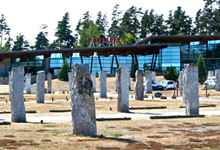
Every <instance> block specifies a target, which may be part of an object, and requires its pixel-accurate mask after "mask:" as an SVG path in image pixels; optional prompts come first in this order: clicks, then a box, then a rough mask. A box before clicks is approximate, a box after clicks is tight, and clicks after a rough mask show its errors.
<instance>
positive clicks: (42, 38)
mask: <svg viewBox="0 0 220 150" xmlns="http://www.w3.org/2000/svg"><path fill="white" fill-rule="evenodd" d="M46 28H47V25H42V27H41V29H42V31H41V32H40V33H39V34H38V35H37V37H36V42H35V46H34V48H35V49H38V50H39V49H48V47H49V40H48V39H47V32H44V31H43V30H44V29H46Z"/></svg>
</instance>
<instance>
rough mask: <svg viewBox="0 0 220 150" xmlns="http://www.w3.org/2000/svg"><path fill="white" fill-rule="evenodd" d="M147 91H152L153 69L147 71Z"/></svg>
mask: <svg viewBox="0 0 220 150" xmlns="http://www.w3.org/2000/svg"><path fill="white" fill-rule="evenodd" d="M145 93H152V76H151V71H148V70H147V71H145Z"/></svg>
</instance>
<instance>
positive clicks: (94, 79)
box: [91, 73, 96, 92]
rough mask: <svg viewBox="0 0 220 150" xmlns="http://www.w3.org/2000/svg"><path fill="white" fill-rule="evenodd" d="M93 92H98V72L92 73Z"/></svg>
mask: <svg viewBox="0 0 220 150" xmlns="http://www.w3.org/2000/svg"><path fill="white" fill-rule="evenodd" d="M91 80H92V87H93V92H96V73H91Z"/></svg>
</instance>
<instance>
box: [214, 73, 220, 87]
mask: <svg viewBox="0 0 220 150" xmlns="http://www.w3.org/2000/svg"><path fill="white" fill-rule="evenodd" d="M215 90H216V91H220V69H216V70H215Z"/></svg>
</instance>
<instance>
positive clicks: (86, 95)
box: [71, 64, 97, 136]
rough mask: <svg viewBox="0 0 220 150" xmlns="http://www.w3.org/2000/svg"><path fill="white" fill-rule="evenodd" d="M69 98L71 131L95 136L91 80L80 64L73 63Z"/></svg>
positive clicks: (94, 113)
mask: <svg viewBox="0 0 220 150" xmlns="http://www.w3.org/2000/svg"><path fill="white" fill-rule="evenodd" d="M71 100H72V103H71V106H72V127H73V133H74V134H76V135H80V134H82V135H84V136H96V135H97V129H96V112H95V99H94V95H93V86H92V80H91V78H90V75H89V73H88V72H87V71H86V69H85V68H84V67H83V66H81V65H80V64H74V65H73V73H72V88H71Z"/></svg>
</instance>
